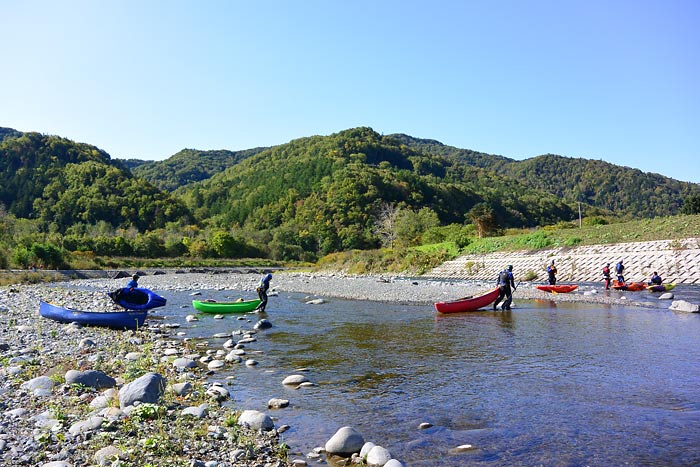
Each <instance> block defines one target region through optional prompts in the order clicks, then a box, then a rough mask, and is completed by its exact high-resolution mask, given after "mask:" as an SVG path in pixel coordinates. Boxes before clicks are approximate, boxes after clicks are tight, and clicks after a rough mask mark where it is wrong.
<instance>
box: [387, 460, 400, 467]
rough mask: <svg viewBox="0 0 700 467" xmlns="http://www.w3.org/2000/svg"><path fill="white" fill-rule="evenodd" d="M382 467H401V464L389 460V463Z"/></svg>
mask: <svg viewBox="0 0 700 467" xmlns="http://www.w3.org/2000/svg"><path fill="white" fill-rule="evenodd" d="M384 467H403V464H402V463H401V462H399V461H397V460H396V459H389V462H387V463H386V464H384Z"/></svg>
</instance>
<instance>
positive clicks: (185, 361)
mask: <svg viewBox="0 0 700 467" xmlns="http://www.w3.org/2000/svg"><path fill="white" fill-rule="evenodd" d="M173 366H174V367H175V368H178V369H180V370H185V369H187V368H197V362H195V361H194V360H192V359H191V358H186V357H180V358H176V359H175V360H173Z"/></svg>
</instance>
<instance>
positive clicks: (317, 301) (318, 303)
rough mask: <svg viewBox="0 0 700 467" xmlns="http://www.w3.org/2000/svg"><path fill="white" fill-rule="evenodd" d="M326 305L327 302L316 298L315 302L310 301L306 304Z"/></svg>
mask: <svg viewBox="0 0 700 467" xmlns="http://www.w3.org/2000/svg"><path fill="white" fill-rule="evenodd" d="M324 303H326V301H325V300H324V299H322V298H316V299H314V300H309V301H308V302H306V304H307V305H322V304H324Z"/></svg>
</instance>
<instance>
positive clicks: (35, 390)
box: [20, 376, 55, 396]
mask: <svg viewBox="0 0 700 467" xmlns="http://www.w3.org/2000/svg"><path fill="white" fill-rule="evenodd" d="M54 384H55V383H54V381H53V380H52V379H51V378H49V377H48V376H38V377H36V378H33V379H30V380H29V381H25V382H24V383H22V385H21V386H20V387H21V388H22V389H26V390H27V391H29V392H31V393H32V394H34V395H35V396H50V395H51V391H53V386H54Z"/></svg>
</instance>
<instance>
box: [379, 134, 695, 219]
mask: <svg viewBox="0 0 700 467" xmlns="http://www.w3.org/2000/svg"><path fill="white" fill-rule="evenodd" d="M393 136H394V137H396V138H397V139H399V140H400V141H401V142H402V143H403V144H406V145H407V146H409V147H411V148H414V149H416V150H422V151H426V152H430V153H433V154H439V155H442V156H444V157H447V158H449V159H451V160H462V161H464V162H466V163H468V164H471V165H475V166H477V167H482V168H486V169H490V170H494V171H497V172H498V173H500V174H502V175H505V176H510V177H514V178H516V179H518V180H520V181H521V182H522V183H524V184H527V185H529V186H532V187H533V188H537V189H540V190H545V191H547V192H550V193H553V194H555V195H557V196H560V197H561V198H563V199H565V200H567V201H568V202H578V201H580V202H582V203H586V204H588V205H591V206H595V207H598V208H600V209H604V210H608V211H611V212H613V213H615V214H616V215H617V216H620V217H622V218H628V219H634V218H647V217H656V216H669V215H675V214H678V213H680V212H681V208H682V206H683V201H684V200H685V199H687V198H689V197H693V196H700V185H698V184H696V183H688V182H681V181H678V180H674V179H672V178H668V177H664V176H662V175H659V174H655V173H647V172H642V171H641V170H638V169H632V168H629V167H622V166H618V165H614V164H610V163H609V162H605V161H600V160H593V159H583V158H569V157H562V156H557V155H553V154H546V155H542V156H537V157H533V158H530V159H526V160H523V161H516V160H513V159H509V158H506V157H502V156H493V155H489V154H484V153H478V152H474V151H470V150H468V149H458V148H455V147H452V146H446V145H443V144H442V143H439V142H437V141H433V140H424V139H417V138H412V137H410V136H407V135H393Z"/></svg>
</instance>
